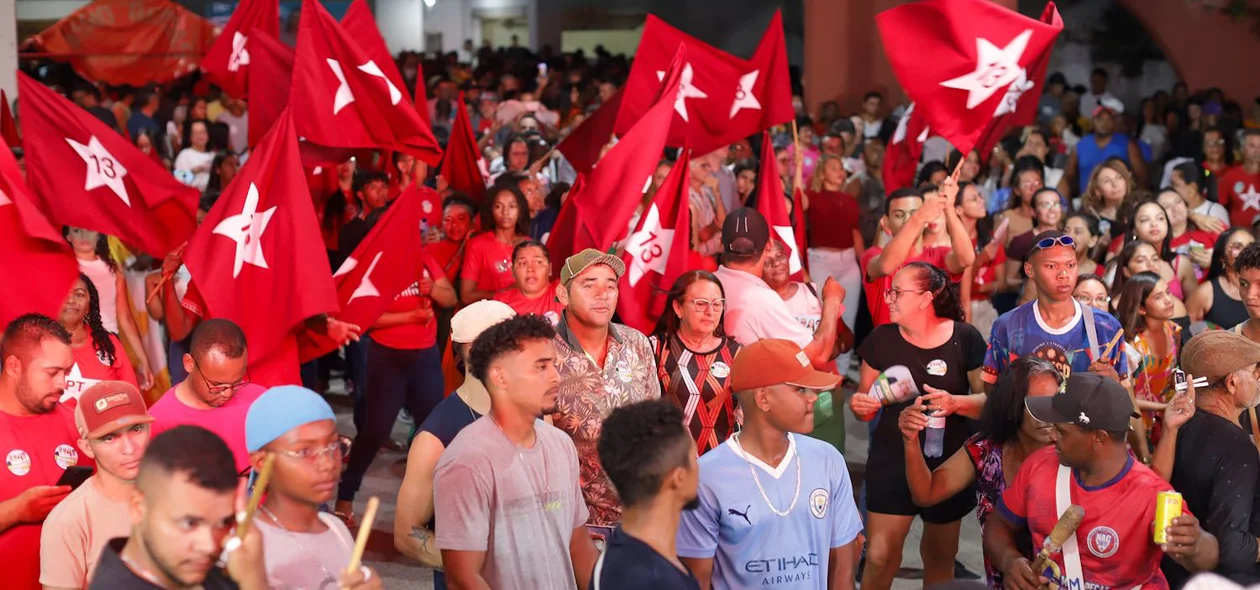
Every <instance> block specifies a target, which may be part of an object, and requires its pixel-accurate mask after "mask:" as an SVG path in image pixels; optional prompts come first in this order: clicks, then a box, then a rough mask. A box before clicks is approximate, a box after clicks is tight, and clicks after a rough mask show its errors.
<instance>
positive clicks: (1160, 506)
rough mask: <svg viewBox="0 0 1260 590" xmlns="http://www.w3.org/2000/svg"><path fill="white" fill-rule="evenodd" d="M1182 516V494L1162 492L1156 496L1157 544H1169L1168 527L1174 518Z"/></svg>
mask: <svg viewBox="0 0 1260 590" xmlns="http://www.w3.org/2000/svg"><path fill="white" fill-rule="evenodd" d="M1178 516H1181V494H1180V493H1178V492H1160V493H1159V494H1157V495H1156V496H1155V544H1156V545H1163V544H1165V543H1167V542H1168V531H1167V529H1168V527H1170V526H1172V521H1173V519H1174V518H1177V517H1178Z"/></svg>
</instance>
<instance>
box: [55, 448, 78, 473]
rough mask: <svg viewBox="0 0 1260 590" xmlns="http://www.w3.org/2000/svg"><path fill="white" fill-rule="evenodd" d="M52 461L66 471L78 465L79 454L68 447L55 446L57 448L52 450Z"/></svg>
mask: <svg viewBox="0 0 1260 590" xmlns="http://www.w3.org/2000/svg"><path fill="white" fill-rule="evenodd" d="M53 460H54V461H56V462H57V467H60V468H62V469H67V468H69V467H70V466H72V465H78V464H79V452H78V451H76V450H74V447H72V446H70V445H57V448H56V449H53Z"/></svg>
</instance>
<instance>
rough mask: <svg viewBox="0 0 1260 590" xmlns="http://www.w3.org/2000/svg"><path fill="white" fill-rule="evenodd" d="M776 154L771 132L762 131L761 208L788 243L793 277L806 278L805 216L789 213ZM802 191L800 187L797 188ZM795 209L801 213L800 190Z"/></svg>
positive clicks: (780, 238) (775, 231) (775, 233)
mask: <svg viewBox="0 0 1260 590" xmlns="http://www.w3.org/2000/svg"><path fill="white" fill-rule="evenodd" d="M775 164H776V162H775V158H774V144H773V143H772V142H771V141H770V132H768V131H765V132H762V134H761V170H759V171H758V172H757V179H758V182H757V212H758V213H761V216H762V217H765V218H766V223H769V224H770V229H772V230H773V233H771V236H772V237H774V238H775V239H776V240H778V241H779V242H782V243H783V245H784V246H787V247H788V272H789V273H791V274H792V277H791V278H792V280H794V281H803V280H805V274H804V272H803V270H804V268H805V265H804V264H803V262H804V260H805V256H804V252H805V226H804V223H802V222H801V221H802V220H803V217H801V216H800V215H793V216H792V217H794V219H793V218H790V217H789V216H788V210H787V204H786V203H784V202H783V201H784V198H783V197H784V195H785V194H786V193H784V192H783V180H782V179H781V178H779V171H778V169H777V167H776V165H775ZM797 190H798V191H799V187H798V189H797ZM792 201H793V203H794V204H793V206H792V212H793V213H794V214H799V213H800V210H801V207H800V203H801V199H800V194H799V192H796V191H794V194H793V197H792Z"/></svg>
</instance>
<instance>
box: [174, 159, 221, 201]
mask: <svg viewBox="0 0 1260 590" xmlns="http://www.w3.org/2000/svg"><path fill="white" fill-rule="evenodd" d="M213 163H214V152H212V151H208V150H207V151H204V152H199V151H197V150H194V149H192V148H184V149H182V150H180V152H179V155H178V156H176V157H175V166H174V168H175V169H176V170H188V171H192V169H194V168H200V167H202V166H204V167H205V170H203V171H201V172H197V173H194V174H193V179H192V182H191V183H190V184H189V186H191V187H193V188H195V189H197V190H199V191H204V190H206V185H208V184H210V165H211V164H213Z"/></svg>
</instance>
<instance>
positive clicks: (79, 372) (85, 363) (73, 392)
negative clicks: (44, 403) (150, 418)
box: [61, 334, 140, 402]
mask: <svg viewBox="0 0 1260 590" xmlns="http://www.w3.org/2000/svg"><path fill="white" fill-rule="evenodd" d="M109 339H110V341H111V342H113V343H114V364H112V365H107V364H105V357H104V355H102V354H101V353H100V352H98V351H97V350H96V345H95V344H93V340H92V339H91V337H90V336H89V337H88V342H87V344H84V345H83V346H80V347H79V348H75V349H73V352H74V366H73V367H71V368H70V375H69V376H68V377H66V392H65V393H64V394H63V395H62V396H61V401H62V402H64V401H66V400H68V399H79V396H80V395H83V392H84V391H87V389H88V388H89V387H91V386H93V385H96V384H97V383H100V382H101V381H126V382H127V383H130V384H132V385H135V386H136V387H139V386H140V385H139V384H138V383H137V382H136V371H135V369H133V368H132V367H131V359H128V358H127V352H126V351H124V350H123V345H122V342H119V341H118V337H117V336H114V335H113V334H110V336H109Z"/></svg>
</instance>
